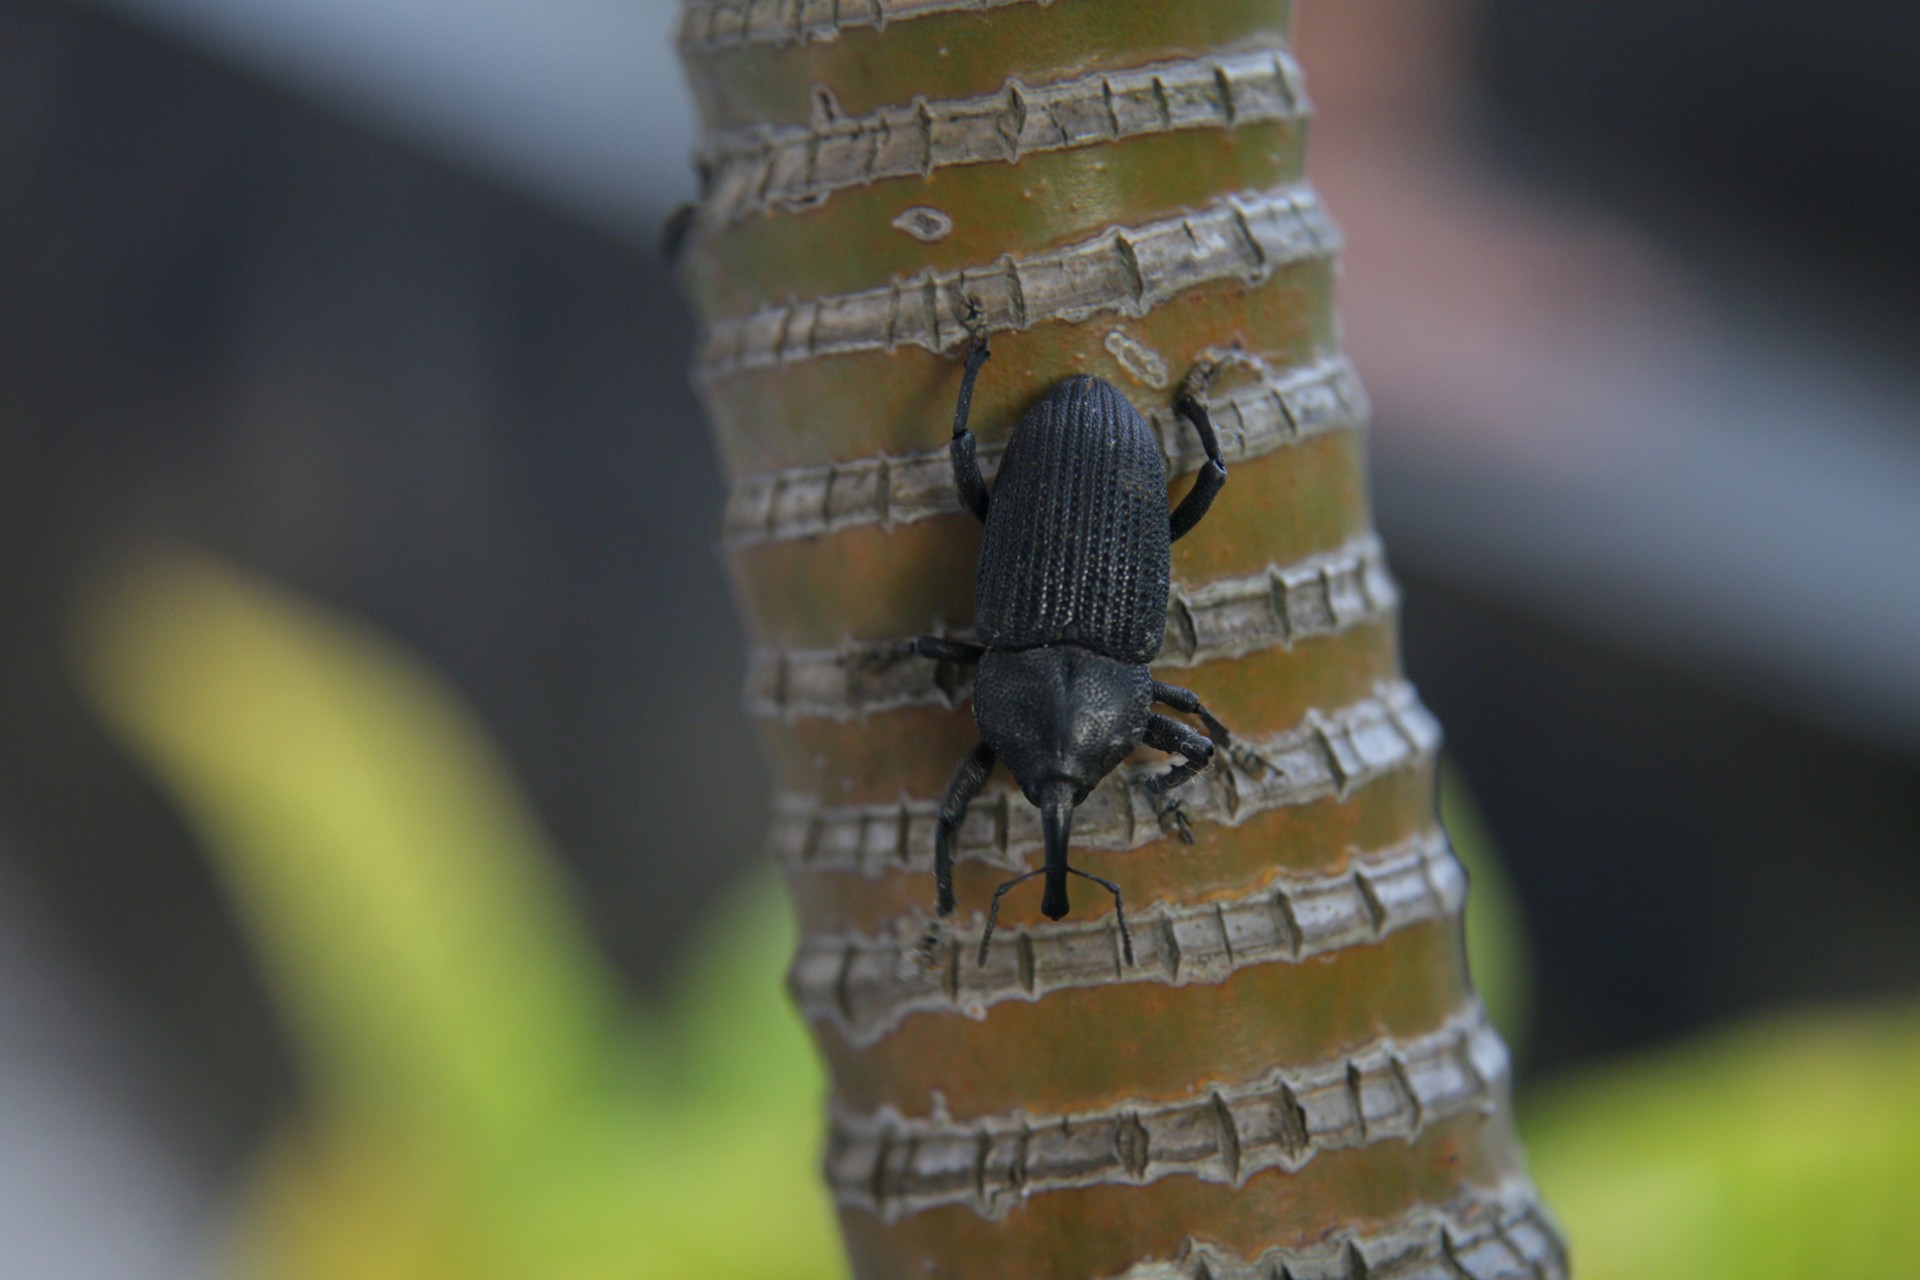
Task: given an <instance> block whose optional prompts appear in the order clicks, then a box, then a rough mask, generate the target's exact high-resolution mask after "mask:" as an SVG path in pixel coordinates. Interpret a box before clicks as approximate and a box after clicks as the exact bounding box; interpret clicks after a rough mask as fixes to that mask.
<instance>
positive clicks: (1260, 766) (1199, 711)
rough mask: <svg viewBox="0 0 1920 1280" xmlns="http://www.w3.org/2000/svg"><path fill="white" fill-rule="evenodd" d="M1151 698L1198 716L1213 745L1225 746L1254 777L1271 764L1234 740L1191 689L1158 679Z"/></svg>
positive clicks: (1235, 760)
mask: <svg viewBox="0 0 1920 1280" xmlns="http://www.w3.org/2000/svg"><path fill="white" fill-rule="evenodd" d="M1153 700H1154V701H1155V702H1157V703H1159V704H1160V705H1161V706H1163V707H1172V708H1173V709H1174V710H1175V711H1180V712H1184V713H1185V714H1187V715H1190V716H1199V717H1200V720H1201V723H1203V724H1205V725H1206V726H1207V732H1208V733H1209V734H1211V735H1212V737H1213V745H1214V746H1216V747H1224V748H1226V751H1227V754H1228V755H1229V756H1231V757H1232V759H1233V762H1234V763H1235V764H1237V765H1239V766H1240V767H1241V768H1242V769H1244V770H1245V771H1246V772H1248V773H1250V774H1252V775H1253V776H1254V777H1256V778H1258V777H1260V776H1262V775H1264V774H1265V773H1266V772H1267V771H1268V770H1269V769H1271V768H1272V767H1273V766H1272V765H1270V764H1268V763H1267V762H1266V761H1265V760H1264V759H1262V758H1261V756H1260V753H1259V752H1257V751H1255V750H1254V749H1253V748H1252V747H1250V746H1248V745H1247V744H1246V743H1244V742H1235V741H1234V738H1233V734H1232V733H1231V732H1230V731H1229V730H1228V729H1227V726H1226V725H1224V724H1221V723H1220V720H1219V718H1218V717H1216V716H1215V715H1214V714H1213V712H1211V711H1209V710H1207V708H1206V705H1205V704H1204V703H1202V702H1201V701H1200V698H1199V696H1198V695H1197V694H1195V693H1194V692H1193V691H1192V690H1190V689H1182V688H1181V687H1180V686H1179V685H1173V684H1161V683H1160V682H1159V681H1158V680H1155V681H1154V682H1153Z"/></svg>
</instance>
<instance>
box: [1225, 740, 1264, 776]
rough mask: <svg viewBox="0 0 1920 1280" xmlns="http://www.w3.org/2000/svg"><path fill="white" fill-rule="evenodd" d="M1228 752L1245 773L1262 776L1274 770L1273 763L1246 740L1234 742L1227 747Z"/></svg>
mask: <svg viewBox="0 0 1920 1280" xmlns="http://www.w3.org/2000/svg"><path fill="white" fill-rule="evenodd" d="M1227 754H1228V755H1229V756H1230V757H1232V759H1233V763H1234V764H1235V765H1236V766H1238V767H1239V769H1240V772H1242V773H1244V774H1248V775H1250V776H1252V777H1255V778H1261V777H1265V776H1266V775H1267V774H1269V773H1271V772H1273V765H1272V763H1271V762H1270V761H1268V759H1267V758H1266V757H1265V756H1263V755H1261V754H1260V753H1259V752H1258V751H1255V750H1254V749H1253V748H1252V747H1250V746H1248V745H1246V744H1245V743H1244V742H1236V743H1234V744H1233V745H1232V746H1231V747H1229V748H1228V749H1227Z"/></svg>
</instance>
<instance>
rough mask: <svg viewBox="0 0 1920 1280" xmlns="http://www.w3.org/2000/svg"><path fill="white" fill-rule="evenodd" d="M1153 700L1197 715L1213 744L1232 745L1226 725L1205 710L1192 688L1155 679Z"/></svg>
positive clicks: (1188, 713) (1230, 734)
mask: <svg viewBox="0 0 1920 1280" xmlns="http://www.w3.org/2000/svg"><path fill="white" fill-rule="evenodd" d="M1153 700H1154V701H1155V702H1157V703H1159V704H1160V705H1161V706H1164V707H1172V708H1173V709H1174V710H1175V711H1180V712H1184V713H1185V714H1187V715H1190V716H1199V717H1200V722H1201V723H1202V724H1204V725H1206V726H1207V732H1208V733H1209V734H1210V735H1212V737H1213V743H1214V745H1215V746H1217V747H1225V746H1231V745H1232V743H1233V734H1232V733H1231V732H1230V731H1229V730H1228V729H1227V726H1225V725H1224V724H1221V723H1220V721H1219V719H1218V718H1217V717H1216V716H1215V715H1214V714H1213V712H1211V711H1209V710H1207V708H1206V706H1205V704H1203V703H1202V702H1201V701H1200V697H1199V695H1198V694H1196V693H1194V692H1193V691H1192V690H1190V689H1182V688H1181V687H1180V686H1179V685H1177V684H1161V683H1160V682H1159V681H1158V680H1155V681H1154V682H1153Z"/></svg>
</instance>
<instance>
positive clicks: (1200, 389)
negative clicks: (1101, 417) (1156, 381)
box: [1168, 365, 1227, 542]
mask: <svg viewBox="0 0 1920 1280" xmlns="http://www.w3.org/2000/svg"><path fill="white" fill-rule="evenodd" d="M1213 368H1214V367H1213V366H1212V365H1198V366H1196V367H1195V368H1194V370H1193V372H1191V373H1189V374H1188V375H1187V377H1186V381H1184V382H1182V383H1181V384H1180V394H1179V395H1178V396H1176V397H1175V399H1174V402H1173V408H1174V412H1176V413H1178V414H1179V415H1180V416H1181V417H1183V418H1185V419H1186V420H1187V421H1188V422H1191V423H1192V424H1193V429H1194V431H1195V432H1197V433H1198V434H1199V436H1200V444H1201V446H1202V447H1203V448H1205V449H1206V451H1207V464H1206V465H1205V466H1204V467H1201V468H1200V474H1199V476H1198V477H1197V478H1196V479H1195V480H1194V482H1193V488H1191V489H1189V490H1188V491H1187V496H1186V497H1185V498H1183V499H1181V501H1180V505H1179V507H1178V508H1176V509H1175V510H1174V513H1173V515H1172V516H1171V517H1170V523H1169V526H1168V527H1169V529H1170V531H1171V532H1172V535H1173V540H1174V541H1175V542H1178V541H1180V539H1182V538H1184V537H1186V536H1187V535H1188V534H1189V533H1191V532H1193V526H1195V525H1197V524H1199V523H1200V521H1201V519H1202V518H1203V517H1204V516H1205V515H1206V514H1207V508H1209V507H1211V506H1212V505H1213V500H1214V499H1215V498H1217V497H1219V496H1220V490H1221V489H1222V488H1224V487H1225V486H1226V483H1227V464H1226V460H1225V459H1224V458H1222V457H1221V456H1220V439H1219V437H1218V436H1216V435H1215V434H1214V430H1213V415H1212V414H1210V413H1208V412H1207V400H1206V385H1207V381H1208V379H1209V378H1211V377H1212V375H1213Z"/></svg>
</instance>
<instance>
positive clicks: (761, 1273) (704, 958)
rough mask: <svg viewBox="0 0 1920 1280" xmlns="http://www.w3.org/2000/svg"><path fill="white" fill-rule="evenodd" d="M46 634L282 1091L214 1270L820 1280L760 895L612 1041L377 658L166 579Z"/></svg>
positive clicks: (477, 734) (382, 657)
mask: <svg viewBox="0 0 1920 1280" xmlns="http://www.w3.org/2000/svg"><path fill="white" fill-rule="evenodd" d="M78 634H79V644H78V645H77V655H76V657H77V662H76V665H77V668H78V670H79V673H80V677H81V680H82V682H83V684H84V686H85V687H86V688H87V689H88V690H89V691H90V693H91V695H92V697H93V699H94V701H95V703H96V705H97V706H98V707H99V708H100V710H101V713H102V715H103V716H104V718H105V719H106V720H107V722H108V723H109V724H110V725H111V726H113V727H114V728H115V729H116V730H117V731H118V732H119V734H120V735H121V736H122V737H123V738H124V740H125V741H126V742H127V743H128V744H129V745H130V746H131V747H132V749H133V750H134V751H135V752H136V753H137V754H138V755H139V756H140V757H141V758H143V759H144V760H145V761H146V762H147V764H148V765H149V767H151V768H152V769H153V771H154V773H155V774H156V775H157V776H158V777H159V778H160V779H161V780H162V781H163V782H164V783H165V785H166V786H167V788H168V789H169V791H170V792H171V794H172V795H173V796H174V798H175V800H176V801H177V802H178V804H179V805H180V807H181V809H182V811H183V812H184V814H185V815H186V816H187V818H188V820H189V821H190V822H191V823H192V824H193V826H194V828H195V829H196V831H197V832H198V833H199V835H200V837H201V839H202V841H203V842H204V844H205V847H206V849H207V852H208V853H209V855H210V856H211V857H212V859H213V861H214V864H215V866H216V867H217V868H218V870H219V871H220V873H221V875H222V876H223V878H224V879H225V880H226V882H227V884H228V886H229V888H230V891H231V892H232V894H233V897H234V902H235V907H236V909H237V911H238V912H239V914H240V916H241V918H242V919H243V920H244V921H245V922H246V924H247V926H248V928H249V930H250V932H251V935H252V938H253V940H254V945H255V947H256V950H257V951H258V954H259V956H260V961H261V964H262V966H263V968H264V969H265V971H266V972H267V974H268V977H269V981H270V982H271V983H272V986H273V989H274V991H275V993H276V996H277V999H278V1002H279V1005H280V1008H281V1011H282V1013H283V1015H284V1017H285V1018H286V1020H287V1023H288V1026H289V1029H290V1030H291V1032H292V1034H293V1036H294V1039H295V1042H296V1045H297V1047H298V1050H299V1053H300V1058H301V1064H302V1067H303V1069H304V1070H305V1072H306V1075H307V1086H308V1096H309V1099H310V1108H309V1114H308V1115H307V1116H306V1117H305V1119H304V1121H303V1123H302V1124H301V1125H300V1126H298V1127H297V1128H295V1129H294V1130H292V1131H290V1132H289V1133H288V1134H287V1135H286V1136H285V1137H284V1138H283V1139H282V1140H281V1141H280V1142H278V1143H276V1144H275V1145H274V1146H273V1148H272V1150H271V1151H269V1152H268V1153H267V1154H266V1155H265V1157H264V1158H263V1160H262V1163H261V1166H260V1169H259V1172H258V1175H257V1177H256V1179H255V1183H254V1187H253V1191H252V1194H251V1195H250V1197H249V1199H248V1201H247V1204H246V1206H245V1210H244V1212H243V1213H242V1214H241V1215H240V1223H239V1227H238V1230H237V1233H236V1234H237V1241H236V1249H235V1258H234V1262H233V1267H234V1270H235V1271H237V1272H238V1273H240V1274H244V1275H250V1276H260V1277H274V1278H276V1280H295V1278H306V1277H311V1278H313V1280H362V1278H368V1280H372V1278H379V1280H386V1278H389V1277H390V1278H391V1280H456V1278H457V1280H490V1278H493V1277H498V1278H499V1280H539V1278H543V1277H552V1278H553V1280H597V1278H600V1277H606V1278H607V1280H613V1278H614V1277H620V1278H622V1280H631V1278H633V1277H648V1276H663V1277H664V1276H672V1277H685V1276H712V1277H727V1276H742V1277H745V1276H753V1277H755V1278H756V1280H774V1278H790V1280H831V1278H832V1277H837V1276H839V1275H840V1274H842V1271H843V1268H842V1264H841V1262H840V1260H839V1248H838V1244H837V1241H836V1239H835V1235H834V1232H833V1224H832V1218H831V1212H830V1210H829V1207H828V1205H827V1202H826V1199H825V1196H824V1193H823V1192H822V1191H821V1190H820V1189H819V1187H818V1183H817V1179H816V1177H815V1174H814V1170H815V1165H816V1163H817V1147H818V1143H819V1114H820V1109H819V1095H820V1090H821V1087H822V1085H821V1075H820V1072H819V1068H818V1067H817V1066H816V1065H815V1062H814V1058H813V1055H812V1053H811V1051H810V1049H809V1048H808V1046H807V1044H806V1040H805V1035H804V1032H803V1030H802V1028H801V1026H800V1023H799V1020H798V1018H797V1017H796V1016H795V1015H794V1013H793V1012H792V1010H791V1009H790V1008H789V1007H788V1006H787V1004H786V1003H785V999H784V996H783V994H782V987H781V983H780V979H781V976H782V973H783V970H784V967H785V963H786V958H787V956H788V955H789V954H790V952H791V948H792V943H793V928H792V924H791V922H790V920H788V919H787V916H786V912H785V908H784V905H783V903H782V902H781V899H780V897H779V895H778V893H777V890H776V889H775V887H774V886H773V885H772V883H771V879H772V878H771V876H770V875H768V876H764V877H762V878H761V879H760V880H758V881H756V882H755V883H754V884H753V885H751V886H749V887H747V888H745V889H744V890H743V891H742V893H741V894H739V895H736V899H735V901H734V902H732V903H730V904H729V905H728V907H727V909H726V911H725V912H724V913H723V914H722V916H721V919H722V921H723V922H724V923H723V924H722V925H721V926H718V931H717V932H715V933H714V934H713V935H712V936H711V937H710V938H709V939H708V940H707V941H705V942H704V943H703V944H702V945H701V946H700V947H699V948H698V949H697V951H696V956H695V959H694V961H693V963H692V965H691V968H690V970H689V974H688V977H687V979H686V981H685V982H684V984H683V987H684V991H683V992H682V994H681V995H680V996H679V997H678V998H677V999H676V1000H675V1001H674V1002H673V1007H672V1008H671V1009H670V1010H666V1011H662V1012H660V1013H658V1014H656V1015H655V1016H652V1017H650V1018H640V1017H636V1016H632V1015H629V1014H628V1013H627V1012H626V1011H624V1010H622V1009H621V1007H620V1004H619V1001H618V999H617V996H616V994H615V990H614V983H613V981H612V980H611V978H610V976H609V974H608V973H607V972H606V970H605V967H604V966H603V964H602V963H601V962H600V960H599V959H598V957H597V956H596V955H595V954H594V952H593V949H592V947H591V945H590V944H589V942H588V941H587V938H586V935H585V933H584V931H583V929H582V928H581V925H580V923H579V920H578V919H577V916H576V913H575V912H574V911H573V909H572V907H571V905H570V902H569V894H568V892H567V889H566V887H565V886H564V885H563V884H562V883H561V880H560V877H559V875H558V872H557V866H558V864H557V862H556V860H555V859H554V858H553V857H552V855H551V851H550V849H549V848H548V846H547V844H546V842H545V839H544V837H543V836H542V834H541V833H540V831H539V829H538V826H537V824H536V823H535V822H534V821H533V819H532V818H531V816H530V812H529V809H528V806H527V805H526V803H525V801H524V800H523V798H522V797H521V796H520V794H519V791H518V788H517V787H516V786H515V785H514V783H513V780H512V778H511V776H510V774H509V772H508V770H507V769H506V768H505V767H504V766H503V764H502V762H501V760H500V759H499V757H498V755H497V753H495V752H494V751H493V750H492V748H491V747H490V746H489V745H488V739H487V736H486V734H485V733H484V732H483V731H482V730H481V728H480V727H479V726H478V725H477V723H476V722H475V721H474V720H473V718H472V717H471V715H470V714H469V713H468V712H467V711H466V709H465V708H464V706H463V705H462V704H461V703H460V701H459V700H458V698H457V697H455V696H453V695H452V694H450V693H449V692H448V691H447V690H446V689H445V688H444V687H442V685H441V684H440V682H439V681H438V680H437V679H435V678H434V677H433V676H432V674H431V673H430V672H428V671H426V670H425V669H424V668H422V667H421V666H420V665H419V664H418V663H416V662H415V661H414V660H412V659H411V658H410V657H408V656H407V655H406V654H404V653H403V652H401V651H400V650H398V649H397V648H396V647H395V646H393V645H391V644H389V643H387V642H385V641H383V640H381V639H379V638H377V637H375V636H373V635H371V634H370V633H368V632H367V631H366V630H364V629H362V628H359V627H356V626H354V625H351V624H349V623H346V622H344V621H342V620H340V619H338V618H335V617H333V616H331V615H329V614H327V613H326V612H324V611H323V610H320V609H318V608H315V607H314V606H312V605H310V604H307V603H305V602H302V601H300V600H297V599H294V598H292V597H290V596H289V595H287V594H286V593H284V592H281V591H278V590H276V589H274V588H272V587H270V586H268V585H266V584H263V583H261V582H258V581H256V580H253V579H250V578H248V577H245V576H244V575H241V574H239V573H237V572H235V571H233V570H231V569H229V568H227V567H224V566H222V565H219V564H217V563H215V562H213V561H211V560H208V559H205V558H201V557H195V556H188V555H170V556H164V557H156V558H152V559H149V560H146V561H143V562H141V563H139V564H137V565H135V566H132V567H131V568H129V569H128V570H127V571H126V572H124V573H122V574H121V575H119V576H117V577H116V578H114V579H113V580H112V581H110V582H107V583H104V584H103V585H102V586H101V587H100V589H99V590H97V591H96V592H95V593H94V594H93V596H92V597H91V599H90V601H89V602H88V606H87V608H85V609H84V610H83V611H82V618H81V621H80V625H79V632H78Z"/></svg>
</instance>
